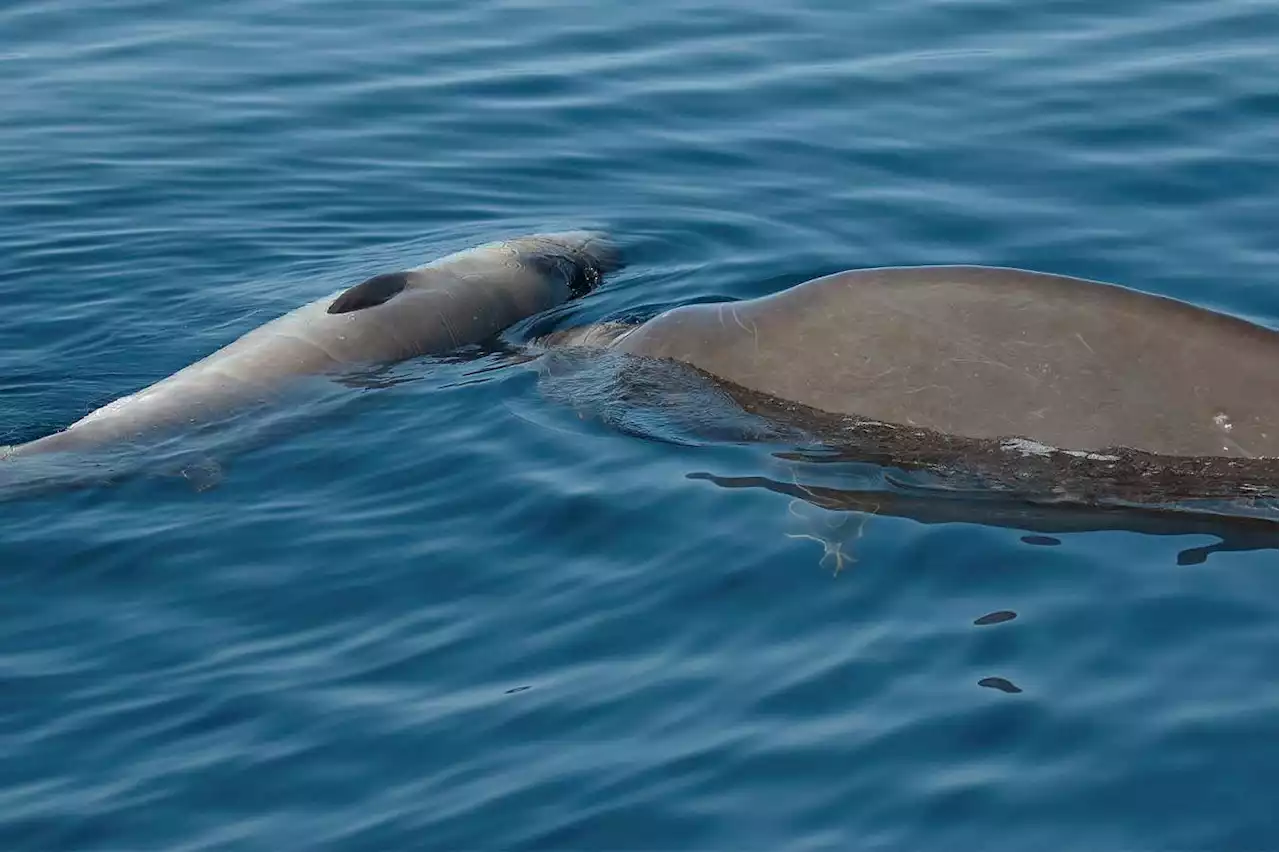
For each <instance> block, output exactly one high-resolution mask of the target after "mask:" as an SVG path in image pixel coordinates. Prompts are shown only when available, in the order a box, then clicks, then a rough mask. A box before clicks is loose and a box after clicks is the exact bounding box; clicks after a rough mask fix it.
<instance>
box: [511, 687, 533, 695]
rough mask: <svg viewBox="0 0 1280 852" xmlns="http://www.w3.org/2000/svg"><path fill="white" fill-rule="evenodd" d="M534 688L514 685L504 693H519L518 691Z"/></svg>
mask: <svg viewBox="0 0 1280 852" xmlns="http://www.w3.org/2000/svg"><path fill="white" fill-rule="evenodd" d="M532 688H533V687H531V686H513V687H511V688H510V689H508V690H507V691H506V692H505V693H504V694H505V695H514V694H515V693H517V692H524V691H525V690H526V689H532Z"/></svg>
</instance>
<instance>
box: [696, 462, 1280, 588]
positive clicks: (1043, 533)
mask: <svg viewBox="0 0 1280 852" xmlns="http://www.w3.org/2000/svg"><path fill="white" fill-rule="evenodd" d="M686 475H687V476H688V478H690V479H697V480H704V481H707V482H711V483H713V484H715V485H718V486H720V487H721V488H763V489H765V490H767V491H772V492H774V493H776V494H783V495H786V496H788V497H791V498H794V499H796V500H802V501H804V502H806V503H809V504H811V505H813V506H816V507H818V508H821V509H826V510H828V511H833V512H852V513H861V514H863V515H886V516H890V517H898V518H909V519H911V520H913V521H916V522H917V523H921V524H952V523H969V524H981V525H983V526H992V527H1001V528H1007V529H1016V530H1023V531H1025V532H1027V533H1029V534H1030V535H1028V536H1027V537H1024V539H1023V541H1026V542H1027V543H1028V544H1034V545H1048V544H1056V543H1059V542H1058V539H1056V538H1051V537H1050V534H1064V533H1079V532H1098V531H1126V532H1135V533H1141V534H1144V535H1167V536H1190V535H1209V536H1213V537H1215V538H1217V539H1218V542H1217V543H1216V544H1208V545H1200V546H1196V547H1188V548H1186V549H1184V550H1182V551H1180V552H1179V553H1178V560H1177V561H1178V564H1179V565H1199V564H1202V563H1204V562H1205V561H1206V560H1207V559H1208V558H1209V556H1210V555H1212V554H1214V553H1221V552H1232V551H1245V550H1268V549H1272V550H1273V549H1276V548H1277V523H1276V521H1275V520H1273V519H1272V518H1269V517H1257V516H1247V515H1218V514H1213V513H1207V512H1191V511H1185V510H1181V509H1162V508H1148V507H1130V506H1089V505H1081V504H1072V503H1058V504H1054V503H1035V502H1030V501H1026V500H1020V499H1016V498H1011V497H1005V496H1003V495H994V494H975V493H969V494H965V495H964V496H954V494H951V493H948V492H943V491H938V492H933V493H928V494H925V493H921V492H919V491H916V492H912V493H904V492H900V491H893V490H888V489H842V488H835V487H832V486H826V485H810V484H801V483H799V482H796V481H792V482H782V481H779V480H776V479H771V478H769V477H766V476H718V475H716V474H713V473H709V472H705V471H695V472H692V473H689V474H686ZM863 520H864V521H865V518H864V519H863ZM1027 539H1032V540H1031V541H1028V540H1027ZM814 540H820V539H817V538H815V539H814ZM823 546H824V549H825V552H824V556H823V558H824V559H829V558H830V559H835V558H836V557H833V556H831V553H832V550H831V548H832V545H830V544H828V543H826V542H825V541H824V542H823ZM844 558H845V559H847V555H846V556H845V557H844Z"/></svg>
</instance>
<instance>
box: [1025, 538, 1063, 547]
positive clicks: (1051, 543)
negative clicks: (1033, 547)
mask: <svg viewBox="0 0 1280 852" xmlns="http://www.w3.org/2000/svg"><path fill="white" fill-rule="evenodd" d="M1022 540H1023V541H1024V542H1026V543H1027V544H1038V545H1040V546H1042V547H1057V546H1058V545H1060V544H1062V539H1060V538H1054V537H1053V536H1051V535H1024V536H1023V537H1022Z"/></svg>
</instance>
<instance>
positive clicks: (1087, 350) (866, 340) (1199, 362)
mask: <svg viewBox="0 0 1280 852" xmlns="http://www.w3.org/2000/svg"><path fill="white" fill-rule="evenodd" d="M542 343H543V344H544V345H546V346H549V347H559V346H572V347H585V348H588V349H590V348H597V349H606V350H609V351H611V352H616V353H620V354H622V355H626V356H630V357H633V358H639V359H642V361H644V362H650V363H654V362H663V363H668V364H676V365H682V366H684V367H688V368H692V369H693V370H694V371H696V372H698V373H699V374H701V375H703V376H705V377H706V378H707V379H708V380H710V381H712V382H714V383H716V384H717V385H718V386H719V387H720V388H722V389H724V390H725V391H727V393H728V395H729V396H730V397H732V398H733V400H734V401H735V402H737V403H739V404H740V405H741V406H742V407H744V408H746V409H748V410H750V411H752V412H755V413H759V414H763V415H765V416H767V417H770V418H775V419H780V420H790V421H793V422H797V423H799V424H800V425H802V426H804V427H805V428H806V429H808V430H809V431H810V432H811V433H813V434H817V435H819V436H820V437H821V438H822V439H823V440H824V442H826V443H831V444H836V445H847V446H853V447H855V448H857V449H859V450H861V451H862V453H863V454H864V455H874V456H876V457H879V458H886V457H887V458H889V459H890V460H895V461H896V460H905V461H908V462H910V461H913V460H914V461H921V462H927V463H933V464H941V463H942V462H943V460H944V459H945V458H947V457H951V458H959V457H967V458H969V459H975V458H979V457H981V458H982V459H983V460H984V464H985V467H986V469H987V470H988V471H989V470H991V469H993V468H994V467H995V466H997V463H996V462H995V458H996V456H997V455H1002V458H1004V459H1005V460H1003V461H1000V462H999V466H1005V470H1004V473H1005V474H1007V477H1006V478H1009V479H1017V478H1018V477H1019V476H1021V474H1022V472H1020V471H1016V470H1013V469H1012V468H1009V467H1007V465H1008V464H1010V462H1008V461H1007V459H1008V457H1009V452H1008V451H1010V450H1012V451H1015V452H1013V455H1014V456H1015V457H1016V458H1017V459H1021V461H1017V465H1021V466H1022V467H1023V468H1024V471H1025V468H1026V467H1027V466H1030V467H1035V466H1036V465H1040V468H1041V472H1042V473H1044V474H1045V475H1046V476H1048V477H1049V478H1050V479H1052V478H1054V477H1062V476H1065V475H1075V474H1078V473H1080V472H1081V471H1082V470H1083V469H1084V468H1085V467H1087V466H1088V465H1087V463H1088V462H1090V461H1092V462H1096V463H1097V464H1095V465H1094V467H1095V468H1097V467H1099V466H1101V467H1105V468H1107V470H1108V471H1109V474H1108V475H1111V474H1115V473H1116V471H1117V469H1118V468H1117V463H1119V462H1122V461H1123V462H1124V463H1125V464H1128V465H1129V469H1128V471H1127V473H1126V474H1125V475H1126V476H1128V477H1129V479H1130V480H1131V482H1130V483H1129V485H1130V490H1132V491H1138V490H1141V489H1142V488H1144V487H1147V486H1148V485H1152V486H1153V487H1154V485H1158V484H1159V483H1156V480H1155V479H1153V477H1157V474H1158V475H1160V476H1164V475H1165V474H1168V473H1169V472H1170V471H1173V473H1174V475H1175V476H1176V475H1178V471H1181V475H1182V476H1183V480H1182V485H1187V486H1188V487H1189V488H1190V490H1191V491H1195V490H1196V488H1197V487H1198V485H1197V482H1195V481H1196V480H1201V481H1203V482H1208V481H1209V480H1217V482H1218V484H1219V485H1221V484H1222V483H1228V485H1227V486H1226V487H1227V488H1230V487H1232V486H1231V485H1230V484H1229V481H1230V480H1231V479H1232V477H1235V476H1236V475H1237V474H1239V473H1240V472H1241V471H1246V473H1247V476H1246V478H1247V480H1248V485H1249V487H1251V488H1252V487H1253V486H1257V485H1261V486H1263V489H1264V490H1267V486H1269V489H1270V490H1271V491H1274V488H1275V482H1274V476H1275V471H1276V465H1275V462H1274V459H1275V457H1276V455H1277V452H1276V448H1277V394H1276V391H1277V337H1276V332H1275V331H1274V330H1272V329H1268V328H1264V327H1261V326H1258V325H1255V324H1253V323H1249V322H1246V321H1244V320H1241V319H1237V318H1235V317H1230V316H1226V315H1224V314H1220V313H1216V312H1213V311H1209V310H1205V309H1203V308H1199V307H1195V306H1192V305H1189V304H1186V303H1184V302H1180V301H1176V300H1173V299H1169V298H1164V297H1160V296H1155V295H1150V294H1146V293H1141V292H1138V291H1134V290H1130V289H1127V288H1123V287H1119V286H1115V285H1111V284H1104V283H1100V282H1096V281H1088V280H1083V279H1077V278H1069V277H1065V276H1060V275H1051V274H1045V273H1038V272H1030V271H1024V270H1017V269H1006V268H990V267H977V266H938V267H895V268H882V269H863V270H853V271H848V272H841V273H836V274H833V275H828V276H825V277H822V278H817V279H814V280H811V281H808V282H805V283H803V284H799V285H797V286H794V287H792V288H790V289H787V290H784V291H781V292H778V293H774V294H771V295H767V296H763V297H760V298H756V299H750V300H746V301H738V302H725V303H702V304H691V305H686V306H681V307H677V308H674V309H671V310H668V311H666V312H664V313H661V314H659V315H657V316H655V317H653V318H651V319H649V320H648V321H646V322H643V323H639V324H635V325H626V324H620V323H605V324H601V325H595V326H587V327H582V328H571V329H568V330H565V331H561V332H556V333H554V334H552V335H548V336H547V337H546V338H543V340H542ZM1049 456H1052V457H1053V465H1050V466H1049V467H1052V468H1053V469H1049V468H1046V466H1045V465H1044V464H1042V463H1041V459H1042V457H1049ZM1055 465H1056V467H1054V466H1055ZM1024 471H1023V472H1024ZM1166 479H1167V477H1166ZM1162 482H1163V480H1162ZM1203 482H1200V483H1199V484H1203ZM1165 484H1167V483H1165ZM1178 487H1179V488H1180V487H1182V486H1181V485H1179V486H1178ZM1175 490H1176V489H1175ZM1211 490H1212V489H1211ZM1219 490H1221V489H1219Z"/></svg>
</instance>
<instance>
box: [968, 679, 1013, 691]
mask: <svg viewBox="0 0 1280 852" xmlns="http://www.w3.org/2000/svg"><path fill="white" fill-rule="evenodd" d="M978 686H986V687H990V688H991V689H998V690H1000V691H1001V692H1021V691H1022V689H1021V688H1019V687H1017V686H1014V685H1013V684H1012V683H1010V682H1009V681H1007V680H1005V679H1004V678H1002V677H984V678H983V679H982V680H980V681H978Z"/></svg>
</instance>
